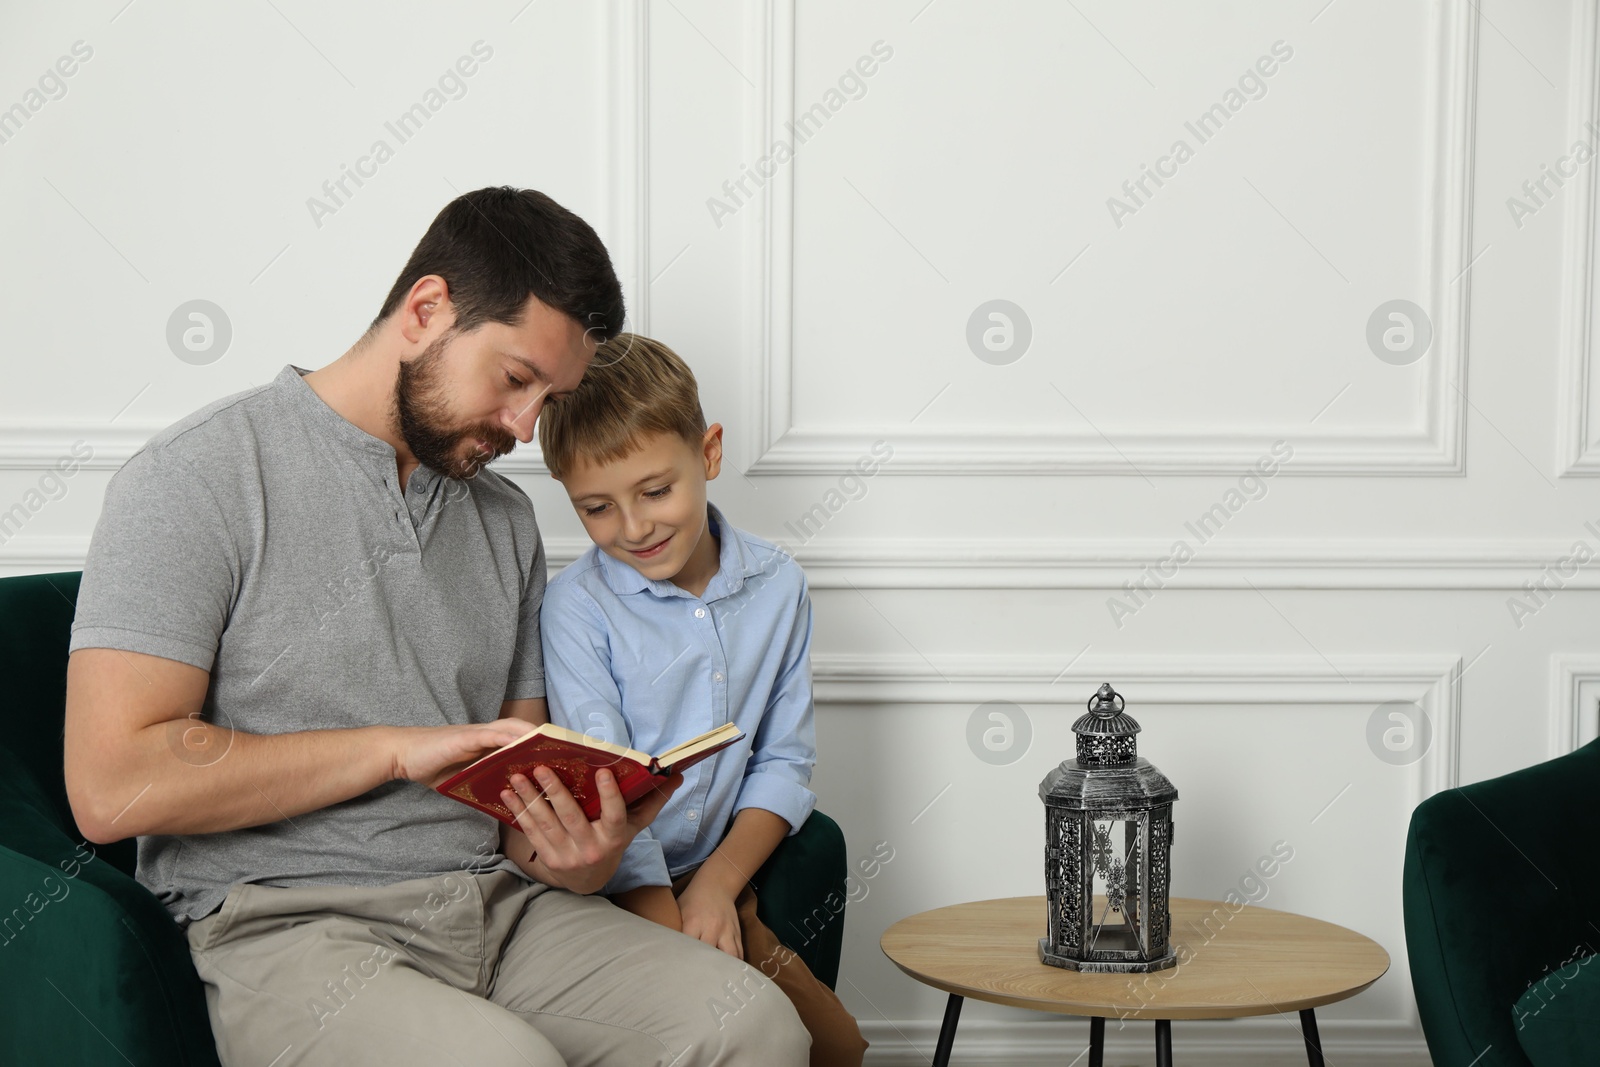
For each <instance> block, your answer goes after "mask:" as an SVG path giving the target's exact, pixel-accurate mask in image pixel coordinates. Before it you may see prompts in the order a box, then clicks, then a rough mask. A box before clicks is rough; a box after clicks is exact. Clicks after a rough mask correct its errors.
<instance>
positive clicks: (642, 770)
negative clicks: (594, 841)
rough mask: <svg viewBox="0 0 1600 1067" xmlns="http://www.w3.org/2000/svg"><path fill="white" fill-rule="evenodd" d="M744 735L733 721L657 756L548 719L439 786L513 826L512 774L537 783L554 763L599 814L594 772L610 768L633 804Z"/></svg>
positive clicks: (587, 810)
mask: <svg viewBox="0 0 1600 1067" xmlns="http://www.w3.org/2000/svg"><path fill="white" fill-rule="evenodd" d="M743 737H744V731H742V730H740V729H739V728H738V727H737V726H735V725H733V723H731V722H730V723H724V724H722V725H721V726H719V727H717V728H716V729H715V730H712V731H710V732H709V733H704V734H701V735H700V736H699V737H696V738H693V739H691V740H688V741H685V742H684V743H683V744H681V745H678V746H676V747H675V748H670V749H668V750H667V751H665V752H663V753H661V755H659V756H652V755H650V754H649V753H646V752H640V751H638V750H637V749H632V748H627V747H625V746H623V745H614V744H612V743H611V742H610V741H602V740H600V739H599V738H598V737H590V736H589V735H588V734H580V733H578V732H577V731H576V730H568V729H566V728H565V727H562V726H556V725H555V724H553V723H545V724H544V725H542V726H539V727H536V728H535V729H533V730H532V731H531V732H529V733H528V734H527V735H526V736H524V737H522V738H521V739H519V740H516V741H513V742H511V744H509V745H503V746H502V747H500V748H497V749H495V750H494V751H493V752H491V753H489V754H488V755H487V756H484V757H482V758H481V759H479V760H477V761H476V762H474V763H471V764H469V765H468V766H466V767H465V768H463V769H462V770H460V771H458V772H456V773H455V774H454V775H451V776H450V777H449V778H447V779H446V780H445V781H443V782H441V783H439V784H438V785H437V786H435V787H434V788H435V789H437V790H438V791H439V792H440V793H443V794H444V795H445V796H447V797H450V798H451V799H452V800H459V801H461V803H463V804H468V805H471V806H472V807H474V808H477V809H478V810H479V811H481V812H483V813H484V814H486V815H493V816H494V817H495V818H496V819H499V820H500V821H501V822H503V823H505V824H506V825H507V826H509V827H511V828H512V829H514V830H520V829H521V827H520V826H518V825H517V818H516V816H515V815H513V814H511V810H510V809H509V808H507V807H506V806H505V805H504V804H502V803H501V802H500V793H501V791H502V790H506V789H510V788H511V776H512V775H513V774H522V775H526V776H527V778H528V780H529V781H530V782H534V783H535V784H537V783H538V779H536V778H534V776H533V769H534V768H535V767H549V768H550V769H551V770H552V771H554V772H555V773H556V777H558V778H560V779H561V782H562V784H563V785H565V786H566V787H567V791H568V792H570V793H571V794H572V798H573V799H574V800H576V801H577V802H578V806H579V807H581V808H582V809H583V813H584V814H585V815H587V816H588V817H589V819H590V820H594V819H598V818H599V817H600V790H599V788H598V787H597V786H596V785H595V781H594V773H595V771H598V770H599V769H600V768H602V767H605V768H608V769H609V770H610V771H611V773H612V774H614V775H615V776H616V779H617V788H618V789H619V790H621V791H622V799H623V800H624V801H626V802H627V803H629V804H632V803H633V802H634V801H635V800H638V799H639V798H640V797H642V796H644V795H645V794H646V793H648V792H649V791H650V789H651V788H652V787H653V785H654V784H655V781H656V779H657V778H667V777H670V776H671V775H672V774H673V773H674V772H676V771H681V770H685V769H687V768H689V767H693V766H694V765H695V764H696V763H699V762H700V761H701V760H703V759H705V758H706V757H708V756H712V755H715V754H716V753H718V752H721V751H722V750H723V749H725V748H727V747H728V746H729V745H731V744H733V743H734V742H736V741H739V740H741V739H742V738H743Z"/></svg>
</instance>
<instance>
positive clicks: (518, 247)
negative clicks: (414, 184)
mask: <svg viewBox="0 0 1600 1067" xmlns="http://www.w3.org/2000/svg"><path fill="white" fill-rule="evenodd" d="M429 274H437V275H439V276H440V277H441V278H443V279H444V280H445V283H446V284H447V285H449V287H450V302H451V303H452V304H453V305H454V307H455V315H456V319H455V326H454V329H455V330H456V331H459V332H465V331H467V330H472V329H476V328H477V327H479V326H482V325H483V324H484V323H488V322H498V323H502V324H504V325H507V326H517V325H520V324H521V322H522V313H523V309H524V308H525V307H526V305H527V303H528V297H529V296H536V297H538V298H539V299H540V300H541V301H542V302H543V303H545V304H548V305H549V306H551V307H553V308H555V309H556V310H557V311H560V312H562V313H563V314H565V315H567V316H568V317H570V318H572V319H575V320H576V321H577V322H578V324H579V325H581V326H582V327H583V328H584V329H585V330H587V331H589V332H590V335H591V336H592V337H593V338H594V339H595V340H596V341H597V342H599V341H609V340H610V339H611V338H613V337H615V336H616V335H617V334H618V333H620V332H621V330H622V318H623V306H622V286H621V284H619V283H618V281H617V275H616V272H615V271H614V270H612V268H611V257H610V256H609V255H607V253H606V246H605V245H604V244H602V243H601V241H600V237H599V235H598V234H596V233H595V232H594V230H593V228H592V227H590V225H589V224H588V223H587V222H584V221H583V220H582V219H580V218H579V217H578V216H576V215H574V214H573V213H572V212H570V211H568V210H567V209H566V208H564V207H562V206H561V205H560V204H558V203H556V202H555V201H554V200H551V199H550V198H549V197H548V196H545V195H544V194H543V193H541V192H538V191H536V190H534V189H514V188H512V187H511V186H509V185H501V186H491V187H489V188H486V189H475V190H473V191H472V192H470V193H463V194H462V195H460V196H458V197H456V198H455V199H454V200H452V201H450V203H448V204H446V205H445V206H444V210H443V211H441V212H439V214H438V216H437V217H435V218H434V220H433V222H432V224H431V225H429V226H428V232H427V233H425V234H423V235H422V240H420V241H418V242H417V247H416V248H415V249H414V250H412V253H411V258H410V259H409V260H408V261H407V262H406V266H405V269H404V270H402V271H401V272H400V277H398V278H396V279H395V282H394V287H393V288H391V289H390V290H389V295H388V296H387V297H385V298H384V301H383V308H382V309H381V310H380V311H379V312H378V317H377V318H375V319H373V320H372V326H369V327H368V329H369V330H371V329H372V328H373V327H375V326H377V325H378V323H380V322H382V321H383V320H384V319H385V318H387V317H388V316H389V314H390V313H391V312H393V311H394V310H395V309H396V308H398V307H399V306H400V305H401V303H402V302H403V301H404V300H405V298H406V294H408V293H410V292H411V287H412V286H413V285H415V284H416V283H417V279H418V278H423V277H426V276H427V275H429Z"/></svg>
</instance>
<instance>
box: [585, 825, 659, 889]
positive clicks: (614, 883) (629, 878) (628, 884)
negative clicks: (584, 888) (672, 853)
mask: <svg viewBox="0 0 1600 1067" xmlns="http://www.w3.org/2000/svg"><path fill="white" fill-rule="evenodd" d="M671 884H672V879H671V878H670V877H669V876H668V875H667V858H666V856H665V855H664V854H663V853H662V851H661V842H659V841H657V840H656V839H655V838H653V837H646V836H645V835H644V834H640V835H639V836H638V837H635V838H634V839H633V840H632V841H630V842H629V843H628V847H627V850H626V851H624V852H623V853H622V862H621V863H619V864H618V865H617V870H616V873H615V874H613V875H612V876H611V881H609V882H607V883H606V884H605V885H604V886H603V887H602V888H601V890H600V891H601V892H602V893H604V894H605V895H606V896H613V895H615V894H617V893H626V892H627V891H628V890H630V889H638V888H639V887H640V886H642V885H671Z"/></svg>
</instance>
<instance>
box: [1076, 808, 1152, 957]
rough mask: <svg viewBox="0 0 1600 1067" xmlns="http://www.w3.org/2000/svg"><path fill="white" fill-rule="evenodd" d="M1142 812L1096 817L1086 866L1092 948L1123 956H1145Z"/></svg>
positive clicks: (1096, 954) (1091, 951)
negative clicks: (1091, 907)
mask: <svg viewBox="0 0 1600 1067" xmlns="http://www.w3.org/2000/svg"><path fill="white" fill-rule="evenodd" d="M1143 823H1144V816H1143V815H1125V816H1121V817H1111V818H1097V819H1095V820H1093V822H1092V823H1091V824H1090V826H1091V830H1090V835H1089V841H1088V848H1089V856H1088V863H1087V864H1086V866H1087V867H1088V869H1089V870H1090V871H1091V872H1092V873H1093V881H1094V914H1093V916H1092V917H1091V918H1090V935H1089V936H1090V943H1089V951H1090V953H1091V954H1092V955H1094V956H1101V954H1106V955H1107V956H1109V957H1110V958H1121V957H1123V956H1125V955H1128V954H1132V956H1133V957H1134V958H1138V957H1140V956H1142V955H1143V946H1142V945H1141V943H1140V942H1141V940H1142V939H1141V938H1140V937H1139V926H1140V924H1139V905H1140V903H1141V901H1140V878H1139V861H1140V848H1139V839H1140V836H1141V830H1142V828H1143Z"/></svg>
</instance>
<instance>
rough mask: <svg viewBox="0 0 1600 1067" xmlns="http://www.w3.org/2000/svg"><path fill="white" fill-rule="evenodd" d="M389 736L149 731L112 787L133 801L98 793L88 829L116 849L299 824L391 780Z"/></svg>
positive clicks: (184, 727)
mask: <svg viewBox="0 0 1600 1067" xmlns="http://www.w3.org/2000/svg"><path fill="white" fill-rule="evenodd" d="M390 729H391V728H390V727H386V726H364V727H358V728H354V729H343V730H309V731H305V732H301V733H288V734H247V733H243V732H241V731H238V730H228V729H225V728H220V727H217V726H213V725H211V724H210V723H204V722H200V721H198V720H193V719H190V720H182V721H180V722H177V723H163V724H157V725H154V726H149V727H146V728H144V729H142V730H140V731H138V732H136V733H135V734H134V735H133V737H132V739H131V744H130V745H129V746H128V748H127V749H125V750H123V752H121V753H119V757H118V758H117V760H116V765H117V770H118V773H116V774H115V775H114V778H115V780H116V781H117V782H119V783H121V788H120V790H118V792H119V793H120V794H125V795H116V796H111V795H108V791H106V790H105V789H103V788H102V789H100V790H97V791H96V792H99V793H100V794H102V795H101V797H100V799H99V801H98V803H99V805H100V807H99V810H96V811H94V812H93V813H92V815H91V817H90V818H89V819H88V820H87V821H88V822H89V823H90V824H91V825H89V826H82V827H81V828H82V829H84V830H85V832H86V833H87V834H88V836H89V837H90V839H91V840H95V841H99V842H108V841H118V840H121V839H122V838H126V837H133V836H136V835H143V834H207V833H218V832H221V831H225V830H238V829H243V828H245V827H249V826H261V825H264V824H266V823H273V822H281V821H283V820H285V819H292V818H294V817H295V816H296V815H301V814H304V813H305V812H308V811H316V810H318V809H320V808H325V807H328V806H329V805H330V804H337V803H339V802H340V801H344V800H349V799H350V798H351V797H356V796H360V795H361V794H363V793H366V792H368V791H369V790H372V789H374V788H376V787H378V786H380V785H382V784H383V783H385V782H387V781H391V780H392V778H393V775H394V754H393V749H392V745H390V744H389V743H388V742H387V740H386V735H387V733H388V731H389V730H390ZM141 779H142V780H141ZM74 810H75V812H76V807H75V809H74ZM79 821H80V824H81V823H83V822H85V821H86V820H84V819H83V818H82V817H81V815H80V819H79Z"/></svg>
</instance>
